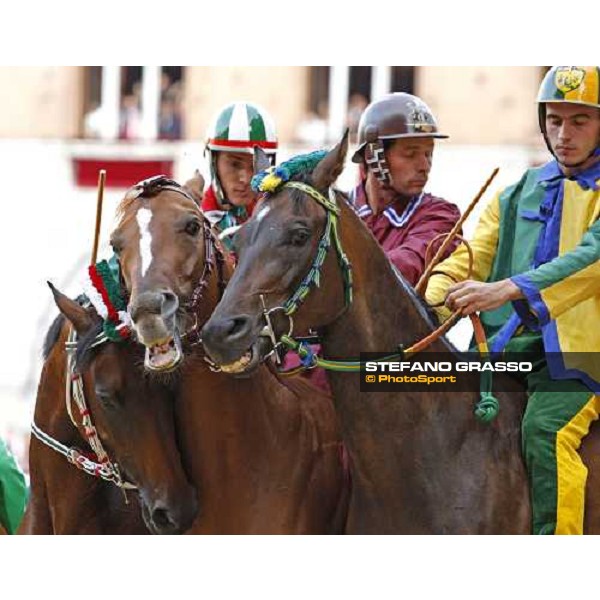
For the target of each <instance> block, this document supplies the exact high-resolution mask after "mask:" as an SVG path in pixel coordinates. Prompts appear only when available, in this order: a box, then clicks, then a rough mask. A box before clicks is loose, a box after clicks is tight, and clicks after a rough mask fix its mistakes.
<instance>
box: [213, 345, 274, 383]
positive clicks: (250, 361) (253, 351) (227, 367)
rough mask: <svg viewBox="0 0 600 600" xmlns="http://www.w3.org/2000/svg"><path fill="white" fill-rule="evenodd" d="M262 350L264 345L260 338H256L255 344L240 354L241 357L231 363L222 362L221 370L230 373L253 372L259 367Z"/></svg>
mask: <svg viewBox="0 0 600 600" xmlns="http://www.w3.org/2000/svg"><path fill="white" fill-rule="evenodd" d="M262 350H263V347H262V344H261V342H260V340H256V341H255V342H254V344H252V346H250V348H249V349H248V350H246V352H244V354H242V356H240V358H238V359H237V360H235V361H234V362H231V363H227V364H221V365H220V368H221V371H223V373H227V374H228V375H241V374H249V373H252V372H253V371H255V370H256V369H257V368H258V365H259V364H260V362H261V360H262V358H263V355H262Z"/></svg>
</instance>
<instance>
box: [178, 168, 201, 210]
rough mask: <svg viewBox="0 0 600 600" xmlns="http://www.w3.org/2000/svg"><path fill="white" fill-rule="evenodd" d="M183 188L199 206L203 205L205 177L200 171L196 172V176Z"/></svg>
mask: <svg viewBox="0 0 600 600" xmlns="http://www.w3.org/2000/svg"><path fill="white" fill-rule="evenodd" d="M183 188H184V189H185V190H186V191H187V192H188V193H189V194H190V196H191V197H192V198H193V199H194V200H195V201H196V204H198V206H200V205H201V204H202V196H203V195H204V177H202V175H201V174H200V171H198V169H196V170H195V171H194V176H193V177H192V178H191V179H188V180H187V181H186V182H185V183H184V184H183Z"/></svg>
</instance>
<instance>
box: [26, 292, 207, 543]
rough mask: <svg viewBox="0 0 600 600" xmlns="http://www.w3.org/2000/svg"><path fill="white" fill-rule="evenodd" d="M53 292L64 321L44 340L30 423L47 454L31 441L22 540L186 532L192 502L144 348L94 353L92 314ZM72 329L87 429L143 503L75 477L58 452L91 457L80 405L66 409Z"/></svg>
mask: <svg viewBox="0 0 600 600" xmlns="http://www.w3.org/2000/svg"><path fill="white" fill-rule="evenodd" d="M53 293H54V297H55V301H56V303H57V305H58V307H59V309H60V311H61V313H62V315H59V318H58V319H57V320H56V321H55V323H54V324H53V326H52V327H51V329H50V331H49V333H48V336H47V340H46V344H45V358H46V360H45V363H44V367H43V371H42V375H41V379H40V383H39V387H38V396H37V402H36V408H35V415H34V423H35V426H36V431H37V430H38V429H39V430H40V431H41V433H38V435H40V436H42V437H43V439H45V440H47V443H48V444H50V446H51V447H49V446H48V445H47V443H42V441H40V439H39V438H38V437H36V435H32V436H31V444H30V474H31V494H30V501H29V504H28V506H27V510H26V514H25V517H24V521H23V523H22V525H21V528H20V533H31V534H39V533H41V534H48V533H59V534H73V533H127V534H131V533H148V529H149V530H150V531H151V532H153V533H180V532H183V531H185V530H186V529H187V528H188V527H189V526H190V524H191V523H192V521H193V519H194V517H195V515H196V512H197V500H196V492H195V490H194V489H193V488H192V487H191V486H190V484H189V483H188V481H187V479H186V476H185V473H184V471H183V468H182V465H181V459H180V456H179V453H178V450H177V447H176V445H175V431H174V419H173V406H172V403H173V398H172V397H171V396H172V392H171V391H170V390H168V389H167V388H166V387H164V386H161V385H159V384H157V383H154V382H150V381H148V379H147V378H145V377H144V376H143V370H141V369H140V367H139V365H140V363H141V362H142V360H143V349H142V348H140V347H136V345H134V344H131V343H120V344H116V343H114V342H104V343H102V344H100V345H98V346H97V347H94V343H95V340H96V339H97V335H98V333H99V332H100V331H101V325H102V322H101V320H100V319H99V317H98V316H97V314H96V313H95V311H94V310H93V309H85V308H83V307H82V306H80V305H79V304H78V303H76V302H74V301H72V300H70V299H69V298H67V297H66V296H64V295H63V294H61V293H60V292H58V291H57V290H55V289H54V288H53ZM70 327H73V328H74V329H75V331H76V332H77V335H78V337H79V340H78V349H77V355H76V361H77V362H76V365H75V366H76V368H77V370H78V372H80V373H82V376H83V384H84V386H83V390H84V395H85V399H86V401H87V403H88V406H87V409H89V411H90V413H91V416H92V418H93V425H94V426H95V427H96V428H97V432H98V436H99V438H100V440H101V444H102V445H103V446H104V447H105V449H106V452H107V454H108V456H109V457H110V459H112V460H115V461H117V463H118V468H119V471H120V474H119V475H120V477H117V478H116V479H115V481H117V482H118V483H120V479H121V478H122V479H123V480H125V481H129V482H131V483H132V484H133V485H135V487H137V491H138V493H139V494H137V495H138V496H139V503H138V502H137V501H136V498H135V495H133V494H132V493H131V492H128V493H129V497H130V498H129V500H127V499H126V498H125V496H124V490H122V489H120V488H119V487H118V486H117V485H114V483H113V482H110V481H103V480H102V479H98V478H95V477H93V476H91V475H90V474H88V473H85V472H84V471H82V470H79V469H77V468H75V466H74V465H73V464H70V463H69V462H68V461H67V460H66V458H65V457H64V456H62V455H61V454H60V453H59V452H57V451H56V447H57V442H58V443H59V444H62V445H63V446H66V447H77V448H80V449H85V448H89V446H88V444H87V443H86V431H85V429H84V427H83V426H82V415H81V414H80V413H79V412H78V411H77V405H76V403H75V402H73V403H72V404H71V400H72V398H71V399H70V400H69V401H68V404H69V406H66V405H65V389H66V385H67V381H66V377H67V362H66V361H67V357H66V352H65V342H66V340H67V336H68V331H69V329H70ZM69 413H71V414H72V415H73V419H74V421H72V419H71V418H70V416H69ZM75 422H76V423H77V424H76V425H75ZM89 432H90V430H89V426H88V429H87V433H89ZM140 505H141V511H140ZM144 523H145V525H146V526H147V528H146V526H144Z"/></svg>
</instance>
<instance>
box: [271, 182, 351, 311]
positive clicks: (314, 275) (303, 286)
mask: <svg viewBox="0 0 600 600" xmlns="http://www.w3.org/2000/svg"><path fill="white" fill-rule="evenodd" d="M286 187H287V188H293V189H296V190H300V191H302V192H304V193H305V194H307V195H308V196H310V197H311V198H313V199H314V200H316V201H317V202H318V203H319V204H320V205H321V206H322V207H323V208H324V209H325V210H326V211H327V223H326V225H325V230H324V231H323V235H322V236H321V239H320V240H319V246H318V248H317V254H316V256H315V259H314V261H313V264H312V265H311V268H310V270H309V271H308V273H307V275H306V277H304V279H303V280H302V282H301V283H300V285H299V286H298V288H297V289H296V291H295V292H294V293H293V294H292V296H291V297H290V298H288V300H287V301H286V302H285V304H284V305H283V309H284V311H285V314H286V315H292V314H294V313H295V312H296V311H297V310H298V308H299V307H300V305H301V304H302V302H303V301H304V300H305V298H306V296H308V293H309V292H310V290H311V289H312V288H313V287H319V286H320V284H321V268H322V267H323V263H324V262H325V259H326V258H327V252H328V251H329V248H330V247H331V240H332V239H333V241H334V243H335V249H336V252H337V255H338V262H339V264H340V267H341V269H342V274H343V278H344V302H345V305H346V306H347V307H348V306H350V304H352V266H351V264H350V261H349V260H348V257H347V256H346V254H345V252H344V249H343V248H342V242H341V240H340V236H339V232H338V227H337V220H338V217H339V215H340V207H339V206H338V205H337V203H336V202H335V196H334V195H333V191H331V190H330V194H331V197H330V198H325V196H323V194H321V193H320V192H319V191H318V190H316V189H315V188H313V187H312V186H310V185H308V184H306V183H301V182H299V181H288V182H287V183H285V184H284V185H283V186H282V188H286Z"/></svg>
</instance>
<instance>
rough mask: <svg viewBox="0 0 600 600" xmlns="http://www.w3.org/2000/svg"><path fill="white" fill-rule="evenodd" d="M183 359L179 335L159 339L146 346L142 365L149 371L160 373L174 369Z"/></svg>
mask: <svg viewBox="0 0 600 600" xmlns="http://www.w3.org/2000/svg"><path fill="white" fill-rule="evenodd" d="M182 360H183V350H182V348H181V341H180V340H179V336H176V337H170V338H167V339H164V340H161V341H160V342H159V343H157V344H153V345H152V346H146V355H145V357H144V366H145V367H146V369H148V370H149V371H160V372H162V373H164V372H168V371H172V370H174V369H176V368H177V367H178V366H179V364H180V363H181V361H182Z"/></svg>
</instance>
